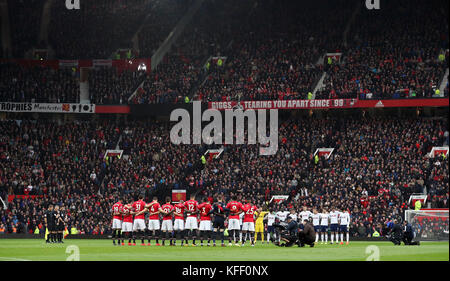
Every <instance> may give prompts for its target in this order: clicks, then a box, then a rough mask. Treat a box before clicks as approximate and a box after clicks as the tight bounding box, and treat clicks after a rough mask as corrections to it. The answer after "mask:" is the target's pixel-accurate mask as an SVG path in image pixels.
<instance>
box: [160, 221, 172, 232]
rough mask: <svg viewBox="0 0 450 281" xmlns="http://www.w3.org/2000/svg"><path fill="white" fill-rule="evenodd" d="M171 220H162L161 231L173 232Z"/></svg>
mask: <svg viewBox="0 0 450 281" xmlns="http://www.w3.org/2000/svg"><path fill="white" fill-rule="evenodd" d="M172 225H173V224H172V220H163V221H162V224H161V230H162V231H172V230H173V226H172Z"/></svg>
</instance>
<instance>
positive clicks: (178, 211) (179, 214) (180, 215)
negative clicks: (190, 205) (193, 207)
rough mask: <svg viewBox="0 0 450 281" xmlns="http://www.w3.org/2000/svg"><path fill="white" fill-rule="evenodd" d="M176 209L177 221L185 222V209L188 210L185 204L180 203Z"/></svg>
mask: <svg viewBox="0 0 450 281" xmlns="http://www.w3.org/2000/svg"><path fill="white" fill-rule="evenodd" d="M174 208H175V212H174V215H175V219H182V220H184V209H185V208H186V207H185V206H184V204H181V203H178V204H176V205H175V206H174Z"/></svg>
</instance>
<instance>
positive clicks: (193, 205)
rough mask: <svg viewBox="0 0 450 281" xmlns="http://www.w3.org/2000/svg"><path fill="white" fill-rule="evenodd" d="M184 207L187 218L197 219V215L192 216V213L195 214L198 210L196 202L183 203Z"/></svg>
mask: <svg viewBox="0 0 450 281" xmlns="http://www.w3.org/2000/svg"><path fill="white" fill-rule="evenodd" d="M184 206H185V207H186V209H187V212H189V215H188V217H197V214H192V212H196V211H197V210H198V202H197V201H195V200H188V201H186V202H185V203H184Z"/></svg>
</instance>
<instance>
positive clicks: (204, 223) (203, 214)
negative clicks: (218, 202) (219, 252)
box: [198, 201, 212, 246]
mask: <svg viewBox="0 0 450 281" xmlns="http://www.w3.org/2000/svg"><path fill="white" fill-rule="evenodd" d="M198 209H199V210H200V229H199V230H200V246H203V238H204V237H207V239H208V246H210V242H211V231H212V225H211V214H210V212H211V210H212V206H211V204H210V203H209V202H208V201H206V202H204V203H201V204H200V205H199V206H198Z"/></svg>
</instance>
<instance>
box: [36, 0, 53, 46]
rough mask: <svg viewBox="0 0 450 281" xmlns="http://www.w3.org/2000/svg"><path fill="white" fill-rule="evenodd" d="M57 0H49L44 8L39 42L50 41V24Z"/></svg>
mask: <svg viewBox="0 0 450 281" xmlns="http://www.w3.org/2000/svg"><path fill="white" fill-rule="evenodd" d="M54 1H55V0H47V1H46V2H45V4H44V7H43V9H42V20H41V28H40V31H39V37H38V38H39V42H44V43H45V44H46V45H47V42H48V25H49V23H50V18H51V10H52V5H53V2H54Z"/></svg>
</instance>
